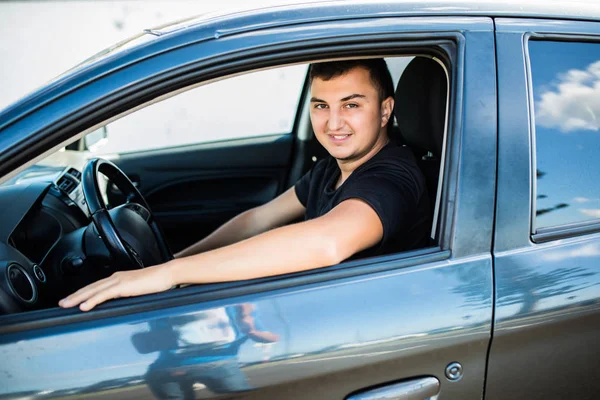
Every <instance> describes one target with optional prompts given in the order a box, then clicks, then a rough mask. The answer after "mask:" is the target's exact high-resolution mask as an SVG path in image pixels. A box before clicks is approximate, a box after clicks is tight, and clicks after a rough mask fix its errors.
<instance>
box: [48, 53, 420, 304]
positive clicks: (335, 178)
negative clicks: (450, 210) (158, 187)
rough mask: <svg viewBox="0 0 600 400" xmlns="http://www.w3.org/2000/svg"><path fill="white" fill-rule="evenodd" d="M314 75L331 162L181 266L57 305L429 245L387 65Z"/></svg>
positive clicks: (119, 279) (95, 287)
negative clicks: (399, 140)
mask: <svg viewBox="0 0 600 400" xmlns="http://www.w3.org/2000/svg"><path fill="white" fill-rule="evenodd" d="M309 74H310V82H311V85H310V90H311V93H310V95H311V98H310V103H311V106H310V118H311V123H312V127H313V131H314V132H315V137H316V138H317V140H318V141H319V143H321V144H322V145H323V147H324V148H325V149H326V150H327V152H328V153H329V155H330V156H331V157H328V158H324V159H322V160H320V161H319V162H317V163H316V164H315V165H314V166H313V168H312V170H311V171H309V172H308V173H307V174H306V175H305V176H303V177H302V178H301V179H300V180H299V181H298V183H297V184H296V185H295V186H294V187H292V188H290V189H288V190H287V191H285V192H284V193H283V194H281V195H279V196H278V197H276V198H275V199H273V200H271V201H270V202H268V203H267V204H264V205H262V206H259V207H256V208H253V209H251V210H249V211H246V212H244V213H242V214H240V215H238V216H237V217H235V218H233V219H232V220H231V221H229V222H227V223H226V224H224V225H223V226H221V227H220V228H219V229H217V230H216V231H215V232H213V233H212V234H211V235H209V236H208V237H206V238H205V239H203V240H201V241H200V242H198V243H197V244H195V245H193V246H191V247H190V248H188V249H185V250H183V251H182V252H180V253H179V254H177V258H175V259H174V260H172V261H169V262H166V263H164V264H161V265H157V266H153V267H148V268H144V269H140V270H135V271H123V272H117V273H115V274H113V275H112V276H110V277H108V278H106V279H103V280H100V281H98V282H95V283H93V284H91V285H89V286H86V287H84V288H83V289H81V290H79V291H77V292H76V293H74V294H72V295H70V296H68V297H67V298H66V299H63V300H61V301H60V302H59V304H60V305H61V306H62V307H73V306H76V305H79V306H80V309H81V310H83V311H88V310H90V309H92V308H93V307H95V306H96V305H97V304H99V303H101V302H104V301H106V300H108V299H112V298H118V297H126V296H136V295H141V294H146V293H154V292H160V291H164V290H168V289H170V288H171V287H173V286H175V285H178V284H185V283H208V282H226V281H234V280H245V279H254V278H261V277H266V276H273V275H280V274H288V273H293V272H299V271H305V270H309V269H314V268H321V267H326V266H330V265H334V264H337V263H340V262H342V261H343V260H346V259H347V258H349V257H351V256H361V257H362V256H374V255H380V254H386V253H389V252H399V251H404V250H409V249H414V248H419V247H423V246H425V245H427V243H428V239H429V234H430V227H431V224H430V220H431V217H430V213H429V198H428V195H427V189H426V187H425V180H424V178H423V175H422V174H421V172H420V170H419V167H418V166H417V163H416V160H415V159H414V156H413V154H412V152H411V151H410V150H409V149H408V148H406V147H402V146H399V145H397V144H395V143H393V142H391V141H390V138H389V136H388V124H391V123H392V120H393V116H392V110H393V109H394V87H393V86H394V85H393V82H392V78H391V76H390V72H389V71H388V68H387V65H386V63H385V61H384V60H383V59H361V60H348V61H334V62H326V63H318V64H312V65H311V66H310V72H309ZM302 217H304V221H303V222H299V223H292V222H294V221H296V220H298V219H299V218H302Z"/></svg>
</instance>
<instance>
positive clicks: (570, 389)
mask: <svg viewBox="0 0 600 400" xmlns="http://www.w3.org/2000/svg"><path fill="white" fill-rule="evenodd" d="M496 28H497V33H496V40H497V53H498V80H499V82H502V84H501V85H500V86H499V91H498V94H499V99H498V104H499V116H500V118H499V133H498V135H499V142H498V195H497V202H498V204H497V211H496V228H495V240H494V267H495V290H496V294H495V297H496V308H495V316H494V334H493V340H492V346H491V350H490V355H489V361H488V375H487V381H486V399H505V398H511V399H530V398H532V397H535V398H544V399H566V398H578V399H593V398H597V394H598V392H599V391H600V384H599V383H598V380H597V376H596V375H597V374H596V371H597V370H598V367H600V362H599V361H598V357H596V354H597V353H598V350H599V348H598V341H597V335H598V331H599V329H600V311H599V308H598V304H599V302H600V289H599V283H600V277H599V276H598V257H599V255H600V235H599V234H598V233H591V234H588V235H585V234H584V233H585V232H584V231H582V230H580V231H579V235H580V236H579V237H572V238H569V237H568V235H564V234H562V235H558V238H557V239H555V240H549V241H544V242H539V243H536V236H535V235H534V234H533V233H534V232H533V231H532V218H533V217H532V214H533V212H532V210H533V193H534V190H533V188H534V180H535V176H536V175H535V172H534V171H535V169H534V168H535V163H534V159H533V154H535V147H534V146H531V143H535V142H534V135H533V132H532V131H533V129H534V126H533V125H532V122H531V121H532V120H533V118H532V113H533V105H532V104H531V103H530V98H529V96H531V94H530V92H529V90H530V89H529V88H530V86H529V80H530V79H531V76H530V72H529V71H530V69H529V66H528V64H529V60H528V59H527V54H528V52H527V40H528V39H529V38H530V37H533V36H536V37H540V38H545V39H548V40H552V39H553V38H554V39H559V40H567V39H571V40H582V39H583V40H586V41H588V40H596V41H600V24H598V23H591V22H577V23H574V22H565V21H553V20H523V19H497V20H496ZM523 88H527V90H523ZM531 99H533V97H531ZM530 149H533V150H530Z"/></svg>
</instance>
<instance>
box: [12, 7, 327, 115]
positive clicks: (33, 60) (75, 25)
mask: <svg viewBox="0 0 600 400" xmlns="http://www.w3.org/2000/svg"><path fill="white" fill-rule="evenodd" d="M307 1H315V0H219V1H205V0H170V1H166V0H144V1H142V0H96V1H94V0H68V1H65V0H63V1H53V0H37V1H2V2H0V60H2V61H1V62H0V88H1V89H0V109H3V108H5V107H6V106H8V105H9V104H11V103H12V102H14V101H16V100H18V99H19V98H21V97H23V96H24V95H26V94H28V93H29V92H31V91H33V90H34V89H36V88H38V87H40V86H41V85H43V84H44V83H46V82H48V81H49V80H51V79H53V78H54V77H56V76H57V75H60V74H61V73H62V72H64V71H65V70H67V69H69V68H71V67H72V66H74V65H76V64H78V63H80V62H81V61H83V60H85V59H87V58H88V57H90V56H92V55H94V54H96V53H98V52H99V51H101V50H103V49H105V48H107V47H109V46H111V45H113V44H115V43H117V42H119V41H121V40H123V39H126V38H128V37H130V36H133V35H135V34H137V33H138V32H140V31H142V30H143V29H146V28H152V27H155V26H158V25H162V24H164V23H167V22H171V21H175V20H179V19H182V18H186V17H190V16H193V15H198V14H202V13H206V12H214V11H221V10H228V9H232V10H235V9H239V8H241V7H244V8H246V7H253V8H258V7H264V6H268V5H274V4H290V3H298V2H307Z"/></svg>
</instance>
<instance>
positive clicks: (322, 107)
mask: <svg viewBox="0 0 600 400" xmlns="http://www.w3.org/2000/svg"><path fill="white" fill-rule="evenodd" d="M315 108H316V109H317V110H323V109H325V108H327V104H315Z"/></svg>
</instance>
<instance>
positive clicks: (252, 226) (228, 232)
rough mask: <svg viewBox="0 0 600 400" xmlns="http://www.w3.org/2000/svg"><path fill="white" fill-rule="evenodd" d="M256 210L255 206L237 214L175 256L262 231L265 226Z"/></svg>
mask: <svg viewBox="0 0 600 400" xmlns="http://www.w3.org/2000/svg"><path fill="white" fill-rule="evenodd" d="M255 210H256V209H254V208H253V209H250V210H248V211H245V212H243V213H241V214H239V215H237V216H236V217H234V218H232V219H231V220H229V221H228V222H226V223H225V224H223V225H222V226H221V227H219V228H218V229H217V230H216V231H214V232H213V233H211V234H210V235H208V236H207V237H205V238H204V239H202V240H200V241H198V242H197V243H194V244H193V245H191V246H189V247H187V248H185V249H183V250H181V251H180V252H179V253H177V254H175V257H177V258H179V257H185V256H190V255H193V254H198V253H203V252H205V251H209V250H213V249H217V248H219V247H223V246H227V245H230V244H233V243H237V242H239V241H240V240H244V239H247V238H249V237H252V236H254V235H257V234H259V233H261V232H262V230H263V228H264V227H263V226H262V225H261V224H260V221H257V218H256V215H255V213H256V212H255Z"/></svg>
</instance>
